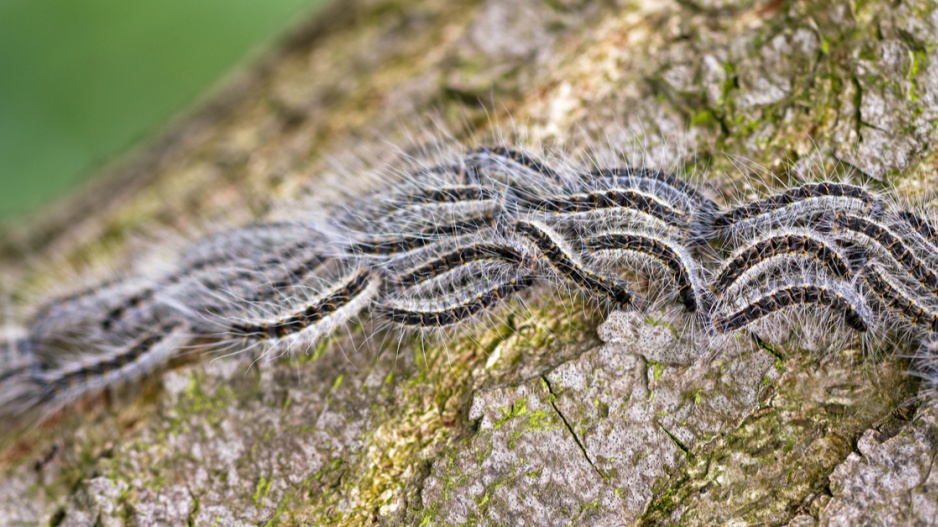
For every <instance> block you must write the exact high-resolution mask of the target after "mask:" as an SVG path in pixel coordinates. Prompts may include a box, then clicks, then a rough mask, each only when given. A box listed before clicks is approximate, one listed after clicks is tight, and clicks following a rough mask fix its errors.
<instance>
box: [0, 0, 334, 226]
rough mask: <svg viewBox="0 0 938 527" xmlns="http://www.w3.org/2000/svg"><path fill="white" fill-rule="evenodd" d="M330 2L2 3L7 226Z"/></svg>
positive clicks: (1, 142)
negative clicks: (300, 20)
mask: <svg viewBox="0 0 938 527" xmlns="http://www.w3.org/2000/svg"><path fill="white" fill-rule="evenodd" d="M323 3H325V0H159V1H155V2H135V1H132V0H81V1H75V0H0V222H2V221H3V220H6V219H9V218H10V217H13V216H15V215H18V214H22V213H24V212H27V211H29V210H32V209H34V208H36V207H37V206H39V205H41V204H43V203H47V202H48V201H50V200H51V199H53V198H54V197H56V196H58V195H61V194H63V193H65V192H67V191H68V190H69V189H70V188H72V187H73V186H74V185H76V184H77V183H79V182H80V181H81V180H82V178H83V177H86V176H87V175H89V173H90V172H93V169H94V168H95V167H97V166H100V165H101V164H103V163H105V162H106V161H108V160H109V159H111V158H113V156H114V155H115V154H117V153H120V152H122V151H124V150H125V149H126V148H127V147H128V146H129V145H131V144H133V143H134V142H135V141H138V140H140V139H142V138H144V137H146V136H147V134H152V133H154V132H155V131H156V130H158V128H159V126H160V124H162V123H164V122H165V121H166V120H167V119H168V118H169V117H170V116H172V115H173V114H175V113H177V112H179V111H181V110H183V109H184V108H186V106H187V104H189V103H191V102H192V101H193V100H194V99H196V98H197V97H198V95H200V94H202V93H204V92H205V91H206V90H207V89H209V88H211V87H212V86H213V85H214V84H215V83H216V82H217V81H218V80H219V78H221V77H222V76H224V74H225V73H227V72H229V71H230V70H232V69H233V67H235V66H236V65H237V64H238V63H239V62H240V61H242V60H244V59H245V58H247V57H249V56H250V55H251V52H252V51H257V50H259V49H262V48H263V47H264V46H265V45H269V44H270V43H271V42H272V40H273V39H275V37H276V36H277V35H278V34H280V33H282V31H283V30H284V29H286V28H287V27H289V26H291V25H292V24H295V23H297V22H298V21H299V19H301V18H303V17H304V16H305V15H308V14H309V13H310V12H311V11H312V10H313V9H315V8H316V7H319V6H320V5H321V4H323Z"/></svg>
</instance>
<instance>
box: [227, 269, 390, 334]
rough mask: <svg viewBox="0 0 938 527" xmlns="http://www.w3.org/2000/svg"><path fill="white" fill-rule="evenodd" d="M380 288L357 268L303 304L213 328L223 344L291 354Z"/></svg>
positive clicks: (372, 275) (280, 306)
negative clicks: (218, 331)
mask: <svg viewBox="0 0 938 527" xmlns="http://www.w3.org/2000/svg"><path fill="white" fill-rule="evenodd" d="M380 288H381V280H380V278H379V276H378V275H377V274H375V273H374V272H373V271H371V270H369V269H367V268H364V267H358V268H354V269H351V270H350V271H349V272H347V273H346V274H345V275H344V276H342V277H341V278H339V279H338V280H337V281H336V283H335V285H334V286H331V287H328V288H326V289H324V290H322V291H320V292H318V294H311V295H310V298H308V299H306V300H301V299H293V300H292V301H291V302H289V303H284V304H278V305H275V306H274V307H273V308H269V307H266V306H264V308H263V309H260V308H259V309H255V310H254V313H253V314H252V315H251V316H245V315H239V316H237V317H234V316H228V317H219V318H218V319H217V321H216V323H217V324H219V325H221V324H225V323H226V321H228V320H231V319H236V320H234V321H231V322H227V327H226V328H225V329H224V330H223V332H222V333H221V335H220V337H221V339H222V340H223V341H230V340H234V341H242V342H246V343H253V344H254V345H257V344H261V345H263V346H265V347H266V348H268V349H271V350H272V349H278V350H283V351H291V350H292V349H293V348H295V347H297V346H300V347H303V346H305V348H306V349H308V348H309V347H310V346H312V345H313V344H315V343H316V342H317V341H318V340H319V339H321V338H323V337H326V336H328V335H329V334H331V333H332V331H333V330H334V329H335V328H336V327H338V326H339V325H341V324H344V323H346V322H347V321H349V320H350V319H351V318H353V317H355V316H356V315H358V314H359V312H361V311H362V310H363V309H365V308H366V307H367V306H368V305H369V304H370V303H371V302H372V301H373V300H374V299H375V297H376V295H377V294H378V292H379V290H380Z"/></svg>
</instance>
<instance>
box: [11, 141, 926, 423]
mask: <svg viewBox="0 0 938 527" xmlns="http://www.w3.org/2000/svg"><path fill="white" fill-rule="evenodd" d="M723 201H724V202H725V200H723ZM313 213H316V214H313ZM310 214H311V216H313V215H315V216H316V217H326V218H328V219H325V220H313V219H309V220H305V221H264V222H258V223H254V224H249V225H246V226H243V227H237V228H232V229H228V230H225V231H222V232H219V233H216V234H211V235H209V236H207V237H205V238H203V239H199V240H195V241H193V242H192V243H191V244H190V245H189V246H188V247H186V248H184V249H183V250H181V251H179V253H178V257H177V258H176V261H175V263H174V265H173V266H172V268H171V269H169V270H168V271H167V272H165V273H162V274H160V273H156V274H146V275H143V274H140V275H134V274H132V273H131V274H128V276H126V277H124V278H122V279H119V280H111V281H105V282H102V283H101V284H100V285H98V286H94V287H91V288H87V289H85V290H82V291H79V292H77V293H74V294H72V295H69V296H63V297H58V298H54V299H52V300H50V301H47V302H45V303H44V304H42V305H41V306H40V307H38V308H37V309H35V310H34V313H33V315H32V316H31V317H30V318H29V319H27V323H26V326H25V328H24V329H23V331H22V332H21V333H22V336H20V337H17V338H15V339H13V340H8V341H7V342H6V343H5V348H7V349H13V348H15V349H16V350H17V351H16V353H15V354H14V355H15V357H14V358H11V359H9V360H7V361H6V362H5V365H4V367H3V368H2V371H0V419H2V418H4V417H5V416H15V417H18V416H20V415H23V414H26V413H36V414H41V415H45V414H47V413H48V412H49V411H51V410H53V409H54V408H56V407H60V406H61V405H64V404H67V403H68V402H69V401H70V400H74V399H77V398H80V397H82V396H83V395H84V394H87V393H90V392H91V391H94V390H99V389H103V388H107V387H109V386H112V385H114V384H118V383H120V382H125V381H126V380H128V379H131V378H135V377H139V376H145V375H150V374H152V373H153V372H154V371H155V370H156V369H157V368H158V367H159V366H160V365H162V364H165V363H166V362H167V361H168V360H169V358H171V357H172V356H173V354H174V353H177V352H178V350H180V349H181V348H183V347H185V346H190V345H193V343H195V342H198V343H199V345H200V346H204V347H207V348H208V349H212V348H217V349H225V350H229V351H234V352H245V351H248V350H252V349H254V348H260V349H262V350H265V351H266V352H268V353H270V352H273V351H275V350H279V351H283V352H295V351H297V350H302V349H303V348H304V347H305V348H308V347H309V346H311V345H312V344H314V343H316V342H318V341H319V340H320V339H322V338H324V337H326V336H328V335H330V334H331V333H332V332H334V331H335V329H336V328H337V327H339V326H341V325H343V324H346V323H348V322H349V321H351V320H353V319H354V318H355V317H357V316H359V315H362V314H364V316H367V317H371V318H374V319H376V320H378V321H382V324H383V326H382V327H385V328H386V327H389V328H395V327H396V328H400V329H410V330H436V331H447V330H448V329H447V328H451V327H453V326H461V325H465V324H466V323H468V322H470V321H473V320H478V319H481V318H483V317H485V316H487V315H491V314H492V313H495V312H496V310H497V309H499V306H501V305H503V304H505V303H506V302H507V301H508V300H509V299H510V298H512V297H513V296H516V295H520V294H522V293H524V292H525V291H528V290H532V288H533V286H534V285H535V284H537V283H538V282H539V281H540V282H546V283H547V284H548V285H549V286H551V287H555V288H559V287H565V286H571V285H572V286H573V287H575V288H576V289H577V290H579V291H580V292H581V293H582V294H583V295H585V296H586V297H587V298H588V299H595V300H599V302H597V303H598V304H599V305H601V306H604V307H606V308H609V307H612V308H620V309H637V308H644V307H645V306H646V304H647V303H646V302H644V300H643V299H642V298H640V296H639V294H638V293H636V291H635V290H633V289H632V287H631V286H630V284H629V282H628V281H627V280H626V279H625V278H624V277H620V276H619V275H618V273H617V272H618V271H624V272H626V273H628V275H627V276H628V277H631V276H633V275H636V274H648V275H649V276H651V274H650V273H651V271H653V270H654V271H655V272H660V271H661V270H663V272H664V273H665V274H666V275H667V276H668V279H667V280H663V281H662V284H661V285H660V286H659V287H660V289H661V290H662V291H664V292H665V295H664V297H665V298H666V301H668V302H670V301H673V300H674V299H677V301H678V302H679V303H680V305H681V306H682V307H683V310H684V312H686V313H688V314H690V315H692V316H693V317H695V320H699V321H701V323H702V324H703V325H704V326H705V329H706V331H705V332H704V333H705V334H707V335H720V334H728V333H732V332H735V331H745V330H747V329H749V328H750V327H752V326H753V325H754V324H757V323H759V322H760V321H762V320H763V319H766V318H767V317H773V316H775V317H785V316H786V313H792V312H793V311H794V312H798V313H802V312H804V313H811V314H814V313H817V312H818V310H820V311H827V312H830V313H832V314H833V315H834V316H835V317H837V318H838V320H840V321H841V323H842V325H843V326H845V327H847V328H850V329H852V330H854V331H856V332H861V333H862V332H866V331H868V330H869V329H870V328H871V327H872V326H874V325H875V323H876V320H874V318H873V316H872V315H871V312H870V309H869V308H868V307H867V306H868V305H874V304H875V305H879V306H885V309H883V310H882V311H883V314H882V316H883V317H886V318H887V319H888V320H905V321H907V322H909V323H911V324H912V325H914V326H918V327H919V328H920V329H921V331H928V332H931V333H934V332H938V312H936V310H935V309H934V308H933V307H932V301H931V298H924V299H923V298H922V296H921V295H919V292H918V290H917V289H915V288H921V289H922V290H923V291H924V293H926V294H928V295H938V276H936V270H935V269H934V268H933V267H934V265H935V263H934V262H935V258H933V257H931V256H923V254H925V251H931V252H932V253H933V255H938V247H936V241H938V230H936V228H935V227H934V226H932V225H931V224H930V223H929V222H928V220H927V219H926V218H923V217H922V216H920V215H918V214H916V213H914V212H912V211H910V210H906V208H905V207H904V206H903V204H902V203H901V202H898V201H890V202H888V204H887V201H886V200H884V199H883V198H881V197H880V196H879V195H878V194H877V193H874V192H872V191H870V190H867V189H865V188H863V187H861V186H857V185H852V184H849V183H845V182H826V181H821V182H814V183H806V184H803V185H800V186H798V187H795V188H791V189H788V190H783V191H782V192H780V193H777V194H775V195H771V196H768V197H763V198H760V199H756V200H754V201H751V202H748V203H740V204H737V205H736V206H734V207H729V208H725V207H721V205H719V204H718V200H715V199H711V198H710V197H709V196H708V191H705V190H704V189H701V188H698V187H697V186H695V185H692V184H690V183H688V182H686V181H684V180H682V179H681V178H680V177H679V176H678V175H675V174H671V173H668V172H665V171H661V170H657V169H653V168H632V167H628V166H613V167H602V166H598V167H596V166H594V167H589V168H583V169H581V168H579V167H575V166H569V165H562V166H561V167H560V168H555V167H553V166H551V164H550V163H548V162H547V161H545V160H544V159H543V158H541V157H538V156H535V155H531V154H529V153H527V152H525V151H524V150H522V149H519V148H515V147H513V146H489V147H479V148H473V149H469V150H467V151H465V152H462V153H455V154H454V155H453V156H451V157H449V158H446V159H438V160H437V162H435V163H432V164H430V166H415V167H413V168H412V170H410V171H409V172H408V171H406V170H405V171H403V172H402V173H398V176H397V177H394V178H392V179H391V180H389V181H387V182H384V183H382V184H381V185H378V186H376V187H375V188H372V189H370V190H369V191H367V192H362V193H357V194H354V195H353V196H350V197H349V199H348V200H347V201H345V202H341V201H340V202H338V203H335V204H332V205H331V206H325V207H324V210H317V211H310ZM926 216H927V215H926ZM299 217H306V216H302V215H300V216H299ZM906 235H907V236H906ZM727 240H729V241H731V242H732V243H733V247H735V250H734V251H732V252H731V253H729V254H726V253H725V252H723V251H725V250H727V246H726V243H725V242H726V241H727ZM718 255H725V256H718ZM652 266H653V267H652ZM859 267H862V269H861V270H860V271H859V272H857V271H856V269H857V268H859ZM613 268H614V269H615V270H616V271H617V272H609V271H610V269H613ZM624 276H625V275H624ZM711 277H712V278H711ZM913 279H914V282H912V280H913ZM909 284H911V285H912V286H913V287H911V288H910V287H908V285H909ZM525 294H526V293H525ZM877 313H878V311H877ZM682 316H683V315H682ZM379 330H380V329H379ZM913 338H918V337H917V336H915V337H913ZM934 341H935V340H934V338H931V340H928V338H926V339H924V340H922V342H918V343H917V344H919V348H920V350H922V351H921V354H922V356H921V357H918V359H917V362H916V364H920V365H923V366H921V367H922V368H923V370H922V371H925V370H928V371H930V372H931V373H928V374H927V375H930V377H928V378H929V379H931V381H934V382H932V383H933V384H936V383H938V369H936V368H935V367H934V364H936V363H938V358H935V357H934V356H933V355H934V354H935V352H936V351H935V348H936V346H935V344H934ZM11 357H12V355H11ZM929 368H931V369H929ZM931 381H930V382H931Z"/></svg>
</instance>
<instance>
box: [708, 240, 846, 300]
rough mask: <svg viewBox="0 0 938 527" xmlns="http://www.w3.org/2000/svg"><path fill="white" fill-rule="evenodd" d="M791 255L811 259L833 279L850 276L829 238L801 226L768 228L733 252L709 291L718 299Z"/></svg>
mask: <svg viewBox="0 0 938 527" xmlns="http://www.w3.org/2000/svg"><path fill="white" fill-rule="evenodd" d="M793 257H794V258H798V257H800V258H811V259H812V260H813V261H815V262H817V263H819V264H820V265H821V266H823V268H825V269H827V270H828V271H829V272H830V273H831V274H832V275H834V276H836V277H837V278H841V279H844V280H849V279H850V268H849V267H848V264H847V260H846V258H845V257H844V256H843V255H841V254H840V248H839V247H838V246H837V244H836V243H834V242H833V241H832V240H828V239H827V238H825V237H824V236H823V235H822V234H820V233H817V232H813V231H808V230H804V229H782V230H775V231H771V232H770V233H769V234H767V235H765V236H764V237H760V238H757V239H755V240H754V241H753V242H752V243H750V244H749V245H747V246H745V247H743V248H742V249H739V250H738V251H736V252H735V253H733V254H732V255H731V256H730V257H729V258H728V261H727V262H726V263H725V264H723V266H722V267H721V268H720V270H719V271H718V272H717V276H716V278H714V279H713V282H712V284H711V285H710V290H711V291H713V293H714V294H715V295H717V296H718V297H720V298H722V297H723V296H724V294H725V293H727V292H728V291H731V290H733V289H736V288H738V287H739V285H741V284H746V283H748V282H749V277H754V276H758V275H759V274H760V273H762V272H763V271H765V270H766V269H768V268H772V267H773V266H777V265H778V264H779V263H780V262H779V261H780V260H783V259H788V258H793Z"/></svg>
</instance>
